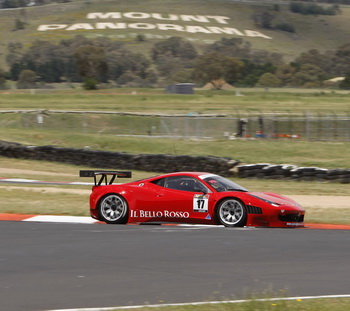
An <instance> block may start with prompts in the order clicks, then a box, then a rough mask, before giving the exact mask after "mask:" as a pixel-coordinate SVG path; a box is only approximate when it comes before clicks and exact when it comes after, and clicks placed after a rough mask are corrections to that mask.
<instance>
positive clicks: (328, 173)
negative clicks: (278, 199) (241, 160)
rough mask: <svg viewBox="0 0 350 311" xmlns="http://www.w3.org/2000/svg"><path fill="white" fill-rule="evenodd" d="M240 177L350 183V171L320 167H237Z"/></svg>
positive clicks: (283, 165) (255, 165) (263, 165)
mask: <svg viewBox="0 0 350 311" xmlns="http://www.w3.org/2000/svg"><path fill="white" fill-rule="evenodd" d="M237 170H238V177H241V178H266V179H292V180H300V181H302V180H305V181H333V182H340V183H344V184H348V183H350V169H325V168H319V167H297V166H295V165H289V164H280V165H276V164H270V163H259V164H249V165H239V166H237Z"/></svg>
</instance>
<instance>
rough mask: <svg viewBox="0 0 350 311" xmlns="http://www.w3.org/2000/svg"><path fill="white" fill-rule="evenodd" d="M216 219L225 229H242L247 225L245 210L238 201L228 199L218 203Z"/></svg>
mask: <svg viewBox="0 0 350 311" xmlns="http://www.w3.org/2000/svg"><path fill="white" fill-rule="evenodd" d="M216 217H217V219H218V221H219V223H220V224H222V225H224V226H225V227H244V226H245V225H246V223H247V210H246V208H245V205H244V204H243V202H241V201H240V200H238V199H235V198H228V199H225V200H223V201H221V202H220V203H219V205H218V207H217V209H216Z"/></svg>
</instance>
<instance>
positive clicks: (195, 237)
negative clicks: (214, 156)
mask: <svg viewBox="0 0 350 311" xmlns="http://www.w3.org/2000/svg"><path fill="white" fill-rule="evenodd" d="M0 236H1V239H0V304H1V307H0V309H1V310H4V311H24V310H25V311H32V310H35V311H38V310H52V309H69V308H92V307H112V306H124V305H138V304H145V303H149V304H154V303H173V302H196V301H207V300H220V299H240V298H245V295H246V294H247V293H252V292H258V293H262V292H263V291H266V290H268V289H271V288H272V289H273V290H274V291H275V292H278V291H279V290H286V293H287V295H288V296H305V295H333V294H334V295H336V294H349V293H350V265H349V258H350V247H349V245H350V231H349V230H306V229H249V228H243V229H231V228H222V227H177V226H157V225H145V226H140V225H119V226H113V225H101V224H65V223H63V224H62V223H61V224H59V223H35V222H6V221H3V222H1V223H0Z"/></svg>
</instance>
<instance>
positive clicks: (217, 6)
mask: <svg viewBox="0 0 350 311" xmlns="http://www.w3.org/2000/svg"><path fill="white" fill-rule="evenodd" d="M288 3H289V2H287V1H286V2H276V3H275V4H274V2H271V1H255V2H253V1H230V0H176V1H175V0H118V1H115V0H82V1H80V0H77V1H72V2H68V3H60V4H50V5H45V6H33V7H28V8H22V9H12V10H4V9H3V10H0V47H1V48H0V68H1V67H2V68H5V69H6V68H7V67H6V61H5V58H6V55H7V54H8V50H7V47H8V44H9V43H11V42H20V43H22V44H23V45H24V47H28V46H30V44H31V43H32V42H33V41H35V40H48V41H53V42H58V41H60V40H62V39H67V38H71V37H74V36H76V35H78V34H80V35H84V36H86V37H89V38H96V37H101V36H102V37H103V36H107V37H109V38H112V39H114V40H118V41H122V42H124V43H125V44H126V45H127V47H128V48H129V49H130V50H132V51H143V52H145V53H147V52H148V51H149V49H150V47H151V46H152V45H153V44H154V43H155V42H157V40H162V39H165V38H167V37H169V36H181V37H184V38H187V39H189V40H191V41H192V43H193V44H194V45H195V46H196V48H197V49H198V50H199V51H201V50H202V49H203V47H205V46H206V45H208V44H209V43H213V42H214V41H216V40H219V39H220V38H222V37H228V38H230V37H241V38H242V39H244V40H245V41H248V42H250V43H251V46H252V48H254V49H264V50H268V51H270V52H278V53H282V54H284V55H285V57H284V59H285V61H291V60H293V59H294V58H295V57H296V56H298V55H299V54H300V52H302V51H307V50H309V49H318V50H319V51H321V52H324V51H327V50H331V49H336V48H338V47H339V46H341V45H343V44H345V43H350V6H340V9H341V14H338V15H333V16H326V15H322V16H321V15H320V16H314V15H307V16H306V15H301V14H295V13H291V12H290V11H289V5H288ZM262 10H265V11H268V12H270V13H271V14H273V16H274V19H273V22H272V23H273V24H278V23H288V24H290V25H292V26H293V27H294V28H295V32H294V33H291V32H286V31H281V30H273V29H262V28H258V27H257V26H256V25H255V23H254V20H253V18H252V16H253V15H254V14H256V13H257V12H261V11H262ZM18 21H21V22H24V23H25V24H24V29H20V30H18V28H20V27H18V25H17V26H16V22H18ZM16 28H17V30H16Z"/></svg>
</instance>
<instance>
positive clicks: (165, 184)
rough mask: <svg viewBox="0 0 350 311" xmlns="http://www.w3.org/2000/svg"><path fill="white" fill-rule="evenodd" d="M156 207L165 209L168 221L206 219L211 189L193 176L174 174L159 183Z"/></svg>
mask: <svg viewBox="0 0 350 311" xmlns="http://www.w3.org/2000/svg"><path fill="white" fill-rule="evenodd" d="M157 185H158V186H159V192H158V199H157V202H156V205H157V207H156V209H157V210H161V211H163V215H164V217H165V219H166V220H168V221H176V220H177V219H194V218H197V219H206V218H207V217H208V208H209V207H208V205H209V196H210V194H209V193H208V192H210V190H209V189H208V188H207V187H206V186H205V185H204V184H203V183H201V182H200V181H198V180H197V179H195V178H193V177H191V176H172V177H167V178H164V180H162V181H160V182H159V183H158V184H157Z"/></svg>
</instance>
